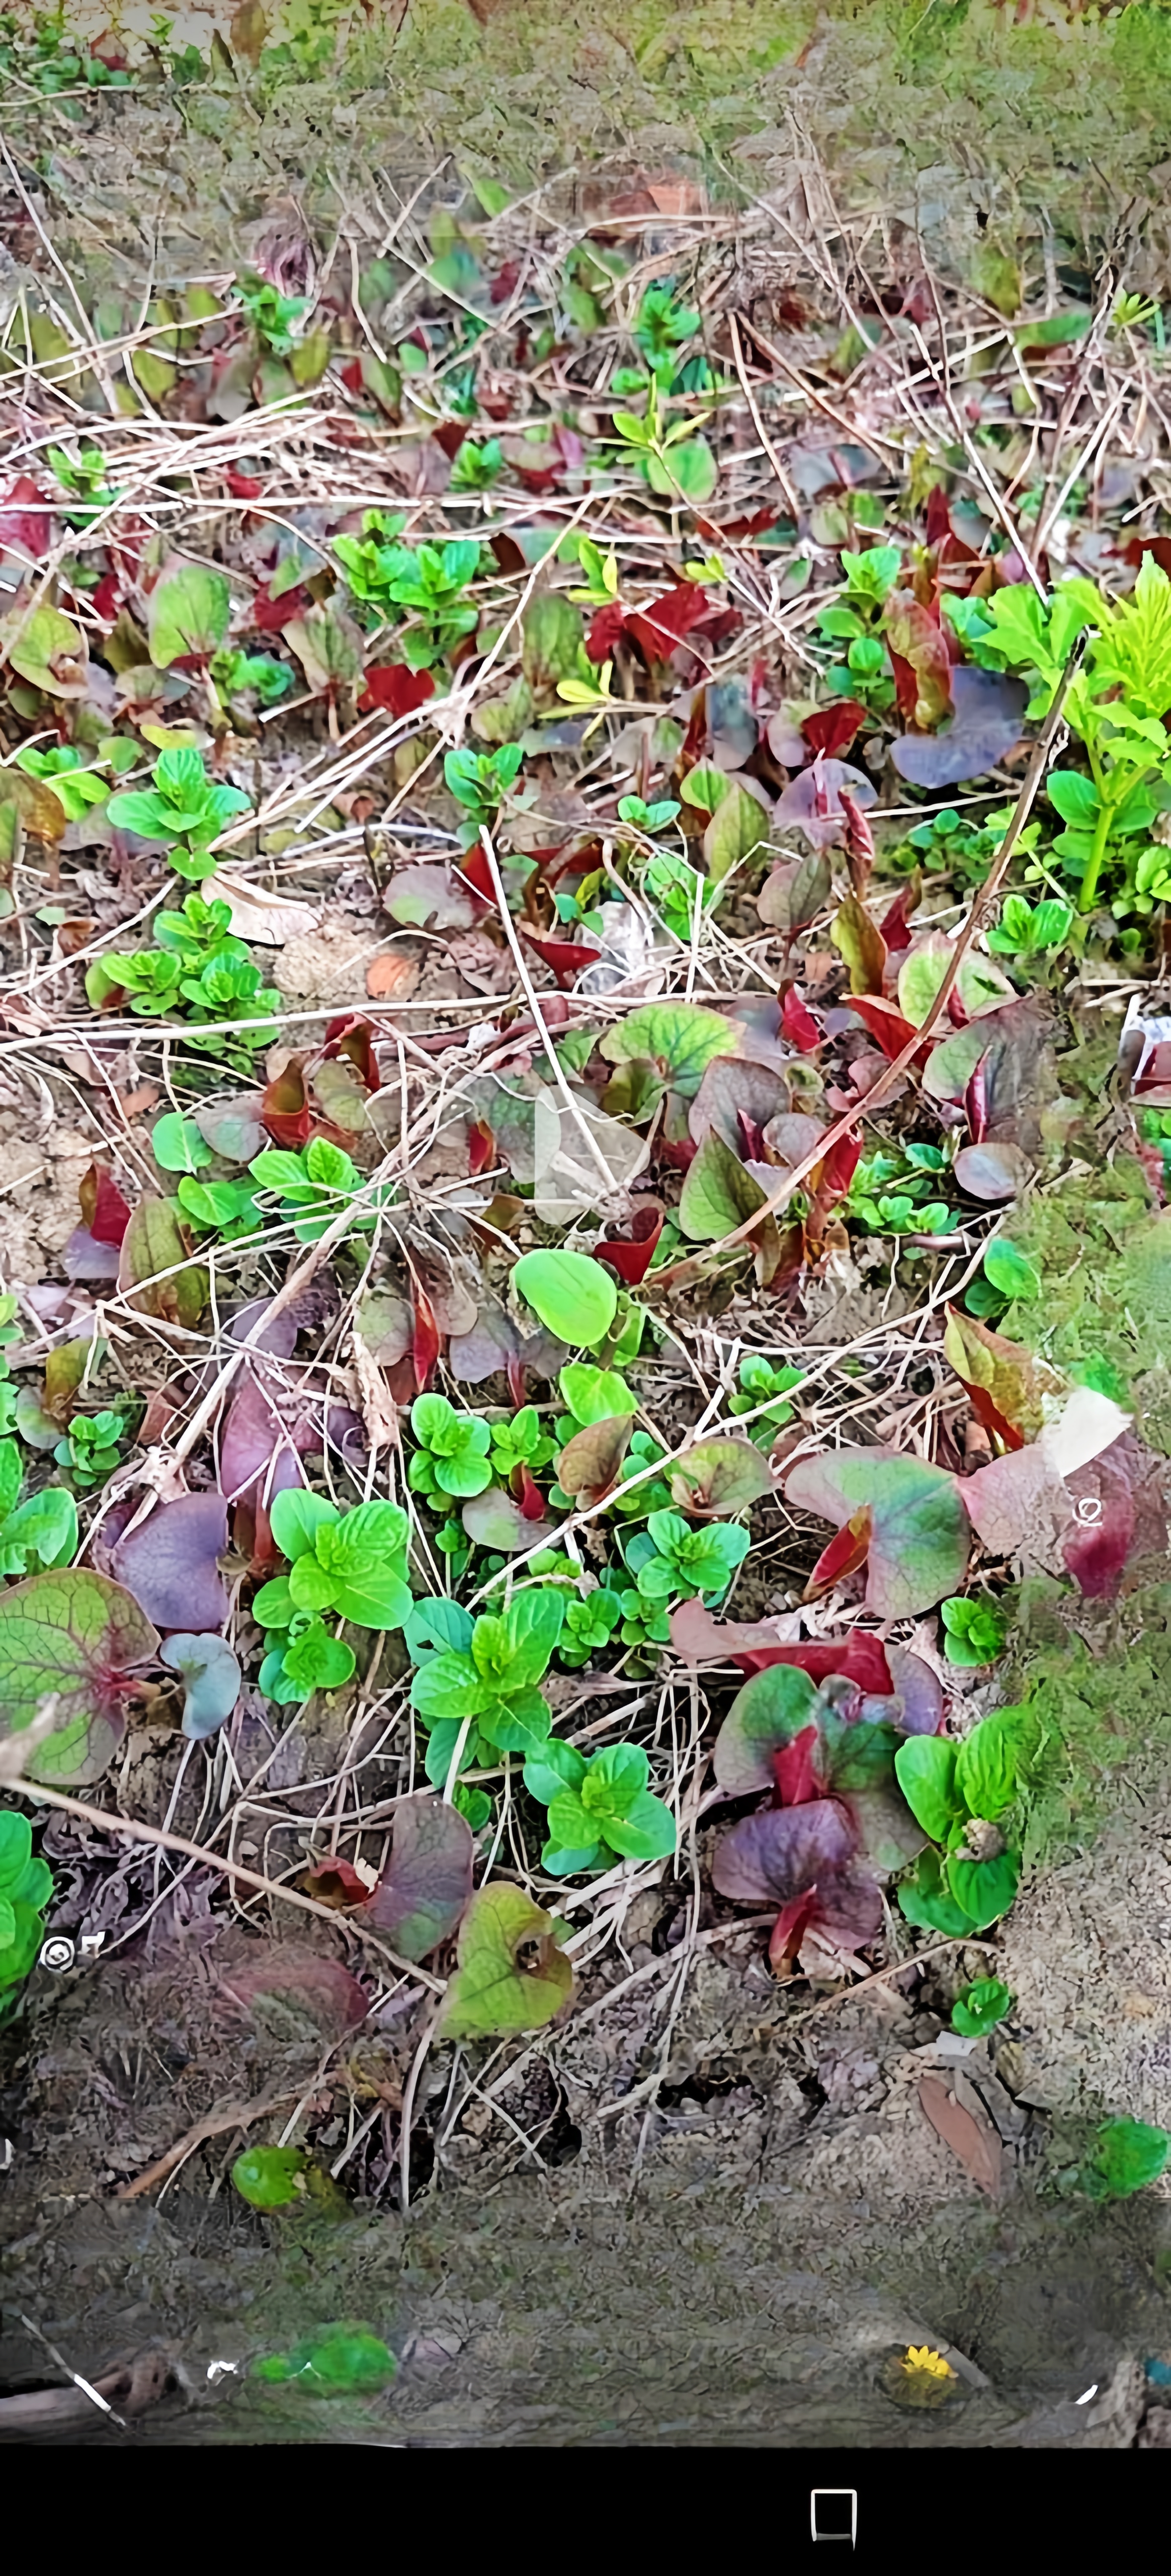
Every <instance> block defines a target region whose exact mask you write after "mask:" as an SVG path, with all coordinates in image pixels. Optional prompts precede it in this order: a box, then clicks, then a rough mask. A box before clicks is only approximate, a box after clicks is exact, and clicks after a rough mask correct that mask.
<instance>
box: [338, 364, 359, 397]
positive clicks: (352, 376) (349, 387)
mask: <svg viewBox="0 0 1171 2576" xmlns="http://www.w3.org/2000/svg"><path fill="white" fill-rule="evenodd" d="M342 383H343V385H344V386H345V389H346V392H347V393H348V394H360V393H361V390H362V361H361V359H360V358H351V360H350V363H349V365H348V366H347V367H343V368H342Z"/></svg>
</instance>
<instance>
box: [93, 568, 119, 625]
mask: <svg viewBox="0 0 1171 2576" xmlns="http://www.w3.org/2000/svg"><path fill="white" fill-rule="evenodd" d="M121 605H122V584H121V582H120V580H119V578H118V575H117V573H116V572H104V573H103V574H102V578H101V580H100V582H99V583H98V586H97V589H96V590H93V591H91V592H90V606H91V607H92V609H93V612H94V615H95V617H96V618H97V619H98V621H99V624H100V625H102V626H112V625H113V623H114V620H115V618H116V617H117V615H118V611H119V609H120V608H121Z"/></svg>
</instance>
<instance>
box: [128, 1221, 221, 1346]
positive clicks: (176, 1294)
mask: <svg viewBox="0 0 1171 2576" xmlns="http://www.w3.org/2000/svg"><path fill="white" fill-rule="evenodd" d="M179 1215H180V1209H179V1205H178V1201H177V1200H176V1199H156V1198H141V1199H140V1200H139V1202H138V1205H137V1207H136V1208H135V1209H134V1211H133V1213H132V1215H131V1219H130V1223H129V1225H128V1226H127V1228H126V1232H125V1234H124V1235H123V1237H122V1249H121V1253H120V1255H119V1267H118V1285H119V1288H121V1289H124V1290H125V1291H126V1292H127V1294H128V1302H129V1303H130V1304H131V1305H133V1306H135V1307H137V1309H138V1311H139V1313H140V1314H143V1315H157V1316H158V1317H160V1319H162V1320H163V1321H165V1322H168V1323H176V1324H182V1325H183V1326H184V1328H185V1329H186V1330H187V1331H188V1332H191V1331H194V1329H195V1327H196V1325H197V1324H198V1322H199V1320H200V1317H201V1315H202V1313H203V1310H204V1307H205V1306H206V1304H207V1299H208V1293H209V1290H210V1287H211V1281H210V1278H209V1276H208V1273H207V1271H206V1270H204V1269H203V1268H202V1267H201V1266H200V1265H199V1264H198V1263H197V1262H193V1261H192V1260H191V1257H190V1255H189V1253H188V1250H187V1246H186V1244H185V1242H184V1240H183V1234H182V1229H181V1227H180V1224H179Z"/></svg>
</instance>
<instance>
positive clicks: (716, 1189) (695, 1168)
mask: <svg viewBox="0 0 1171 2576" xmlns="http://www.w3.org/2000/svg"><path fill="white" fill-rule="evenodd" d="M779 1178H780V1176H779V1175H778V1180H779ZM765 1204H766V1194H765V1192H764V1191H763V1190H762V1189H761V1187H760V1183H759V1182H758V1181H755V1180H754V1179H753V1177H752V1174H751V1172H748V1171H746V1170H745V1168H744V1165H743V1163H742V1162H740V1160H739V1159H738V1157H737V1156H736V1155H735V1154H733V1153H731V1152H730V1150H729V1148H728V1146H727V1145H725V1143H724V1140H723V1137H722V1136H717V1134H716V1131H715V1129H714V1127H713V1128H710V1129H709V1131H708V1133H707V1135H706V1136H705V1137H704V1140H703V1143H702V1145H701V1146H700V1148H699V1151H698V1153H697V1154H696V1155H695V1156H694V1159H693V1160H692V1162H691V1163H689V1165H688V1168H687V1172H686V1174H685V1177H684V1182H683V1190H682V1194H681V1196H680V1200H679V1222H680V1225H681V1226H682V1228H683V1232H684V1234H685V1235H687V1236H688V1238H689V1240H690V1241H691V1242H692V1243H718V1242H720V1241H721V1240H722V1238H723V1237H724V1235H726V1234H734V1233H735V1230H736V1228H737V1226H739V1225H742V1224H743V1223H744V1220H745V1218H746V1217H750V1216H755V1214H756V1211H757V1209H758V1208H762V1207H764V1206H765Z"/></svg>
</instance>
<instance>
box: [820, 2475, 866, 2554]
mask: <svg viewBox="0 0 1171 2576" xmlns="http://www.w3.org/2000/svg"><path fill="white" fill-rule="evenodd" d="M809 2529H810V2532H811V2534H812V2536H813V2538H814V2540H848V2541H849V2544H850V2547H851V2549H853V2547H854V2546H855V2543H856V2541H857V2538H858V2490H857V2488H856V2487H811V2488H810V2490H809Z"/></svg>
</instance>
